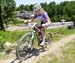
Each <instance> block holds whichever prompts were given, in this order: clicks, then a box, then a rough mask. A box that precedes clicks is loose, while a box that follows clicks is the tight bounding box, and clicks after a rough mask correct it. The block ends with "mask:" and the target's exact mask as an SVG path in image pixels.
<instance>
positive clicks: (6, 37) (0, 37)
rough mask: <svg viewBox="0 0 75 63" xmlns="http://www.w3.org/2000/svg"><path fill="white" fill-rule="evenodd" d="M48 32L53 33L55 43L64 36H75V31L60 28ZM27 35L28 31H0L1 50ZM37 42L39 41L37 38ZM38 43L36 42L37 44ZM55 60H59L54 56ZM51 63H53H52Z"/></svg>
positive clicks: (3, 56) (0, 55)
mask: <svg viewBox="0 0 75 63" xmlns="http://www.w3.org/2000/svg"><path fill="white" fill-rule="evenodd" d="M46 32H51V33H52V40H53V41H57V40H59V39H60V38H62V37H64V36H68V35H71V34H75V29H66V28H58V29H48V30H46ZM25 33H27V30H25V31H14V32H11V31H5V32H4V31H0V48H1V46H2V45H3V44H4V43H5V42H7V41H8V42H11V43H14V42H15V41H17V40H18V39H20V38H21V36H22V35H23V34H25ZM35 40H36V41H37V39H36V38H35ZM36 43H37V42H35V44H36ZM0 57H1V58H7V57H8V56H5V54H4V55H2V54H0ZM53 58H54V59H52V61H56V60H57V58H56V57H54V56H53ZM52 61H51V62H52Z"/></svg>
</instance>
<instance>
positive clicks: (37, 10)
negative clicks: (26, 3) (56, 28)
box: [28, 4, 51, 45]
mask: <svg viewBox="0 0 75 63" xmlns="http://www.w3.org/2000/svg"><path fill="white" fill-rule="evenodd" d="M33 12H34V16H33V17H32V19H31V20H30V21H28V22H32V21H35V20H37V21H40V22H41V23H40V24H37V25H36V26H35V27H34V30H35V31H36V32H37V33H38V40H39V42H38V44H39V45H44V42H43V36H44V33H45V29H46V28H47V27H48V26H49V25H50V23H51V20H50V18H49V16H48V14H47V13H46V12H45V11H44V10H43V8H42V7H41V5H40V4H35V5H34V7H33ZM38 29H39V30H40V31H38Z"/></svg>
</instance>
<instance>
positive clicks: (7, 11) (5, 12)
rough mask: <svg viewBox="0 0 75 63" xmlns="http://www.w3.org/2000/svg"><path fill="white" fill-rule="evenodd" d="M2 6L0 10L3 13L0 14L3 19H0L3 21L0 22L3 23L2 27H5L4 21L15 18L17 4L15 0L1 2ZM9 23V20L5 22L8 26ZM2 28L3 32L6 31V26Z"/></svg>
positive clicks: (2, 0)
mask: <svg viewBox="0 0 75 63" xmlns="http://www.w3.org/2000/svg"><path fill="white" fill-rule="evenodd" d="M0 4H1V5H0V8H1V12H0V13H1V17H0V20H1V21H0V22H2V23H1V25H2V26H3V24H4V21H5V20H6V19H8V18H11V17H13V16H14V13H15V7H16V3H15V1H14V0H1V3H0ZM7 22H8V20H7V21H5V23H6V25H7ZM2 26H0V27H1V30H3V29H4V26H3V27H2Z"/></svg>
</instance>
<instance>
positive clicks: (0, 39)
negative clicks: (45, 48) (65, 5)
mask: <svg viewBox="0 0 75 63" xmlns="http://www.w3.org/2000/svg"><path fill="white" fill-rule="evenodd" d="M46 32H51V33H52V40H53V41H56V40H59V39H60V38H61V37H63V36H66V35H71V34H75V29H66V28H58V29H48V30H46ZM25 33H27V30H25V31H14V32H11V31H5V32H4V31H0V45H2V44H3V43H5V42H6V41H9V42H12V43H13V42H15V41H17V40H18V39H19V38H20V37H21V36H22V35H23V34H25ZM55 33H56V34H55ZM35 39H36V38H35Z"/></svg>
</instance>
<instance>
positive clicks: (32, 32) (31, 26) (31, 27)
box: [28, 23, 37, 41]
mask: <svg viewBox="0 0 75 63" xmlns="http://www.w3.org/2000/svg"><path fill="white" fill-rule="evenodd" d="M36 24H37V23H28V28H29V34H31V35H32V38H31V41H32V40H33V39H34V35H35V30H33V28H34V26H35V25H36Z"/></svg>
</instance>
